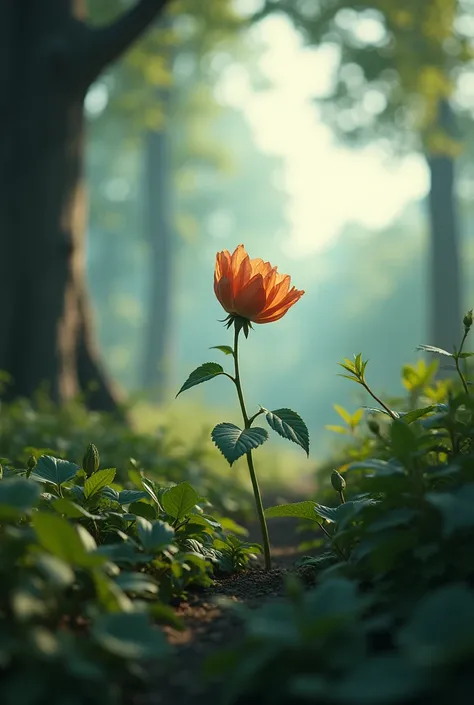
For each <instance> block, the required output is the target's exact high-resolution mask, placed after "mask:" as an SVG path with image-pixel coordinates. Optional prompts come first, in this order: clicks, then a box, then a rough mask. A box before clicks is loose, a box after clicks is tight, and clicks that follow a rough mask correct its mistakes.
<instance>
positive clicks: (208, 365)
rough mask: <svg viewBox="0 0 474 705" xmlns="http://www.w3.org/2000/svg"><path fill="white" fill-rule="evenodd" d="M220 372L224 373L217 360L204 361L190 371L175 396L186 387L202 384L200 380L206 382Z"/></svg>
mask: <svg viewBox="0 0 474 705" xmlns="http://www.w3.org/2000/svg"><path fill="white" fill-rule="evenodd" d="M222 374H224V368H223V367H222V366H221V365H218V364H217V362H205V363H204V364H203V365H201V366H200V367H197V368H196V369H195V370H194V372H191V374H190V375H189V377H188V379H187V380H186V382H185V383H184V384H183V386H182V387H181V389H180V390H179V392H178V394H177V395H176V396H179V395H180V394H181V392H185V391H186V390H187V389H191V387H195V386H196V385H197V384H202V382H207V381H208V380H210V379H214V377H217V376H218V375H222Z"/></svg>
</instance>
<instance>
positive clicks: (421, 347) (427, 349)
mask: <svg viewBox="0 0 474 705" xmlns="http://www.w3.org/2000/svg"><path fill="white" fill-rule="evenodd" d="M416 349H417V350H421V351H422V352H430V353H436V354H437V355H446V356H447V357H453V353H450V352H448V351H447V350H443V348H436V347H434V346H433V345H418V346H417V348H416Z"/></svg>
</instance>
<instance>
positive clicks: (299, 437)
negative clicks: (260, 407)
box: [265, 409, 309, 455]
mask: <svg viewBox="0 0 474 705" xmlns="http://www.w3.org/2000/svg"><path fill="white" fill-rule="evenodd" d="M265 412H266V414H265V418H266V419H267V423H268V425H269V426H270V428H272V429H273V430H274V431H276V432H277V433H278V434H279V435H280V436H282V437H283V438H286V439H287V440H289V441H293V443H296V444H297V445H299V446H301V448H303V450H304V451H305V453H306V455H309V432H308V428H307V426H306V424H305V422H304V421H303V419H302V418H301V416H299V414H297V413H296V412H295V411H292V410H291V409H275V410H274V411H267V409H265Z"/></svg>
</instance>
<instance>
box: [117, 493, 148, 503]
mask: <svg viewBox="0 0 474 705" xmlns="http://www.w3.org/2000/svg"><path fill="white" fill-rule="evenodd" d="M145 497H148V492H144V491H143V490H121V491H120V492H119V496H118V501H119V503H120V504H131V503H132V502H138V501H139V500H140V499H145Z"/></svg>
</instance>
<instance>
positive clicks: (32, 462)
mask: <svg viewBox="0 0 474 705" xmlns="http://www.w3.org/2000/svg"><path fill="white" fill-rule="evenodd" d="M37 464H38V461H37V460H36V457H35V456H34V455H30V457H29V458H28V460H27V461H26V467H27V470H26V477H29V476H30V475H31V473H32V472H33V470H34V469H35V467H36V465H37Z"/></svg>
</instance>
